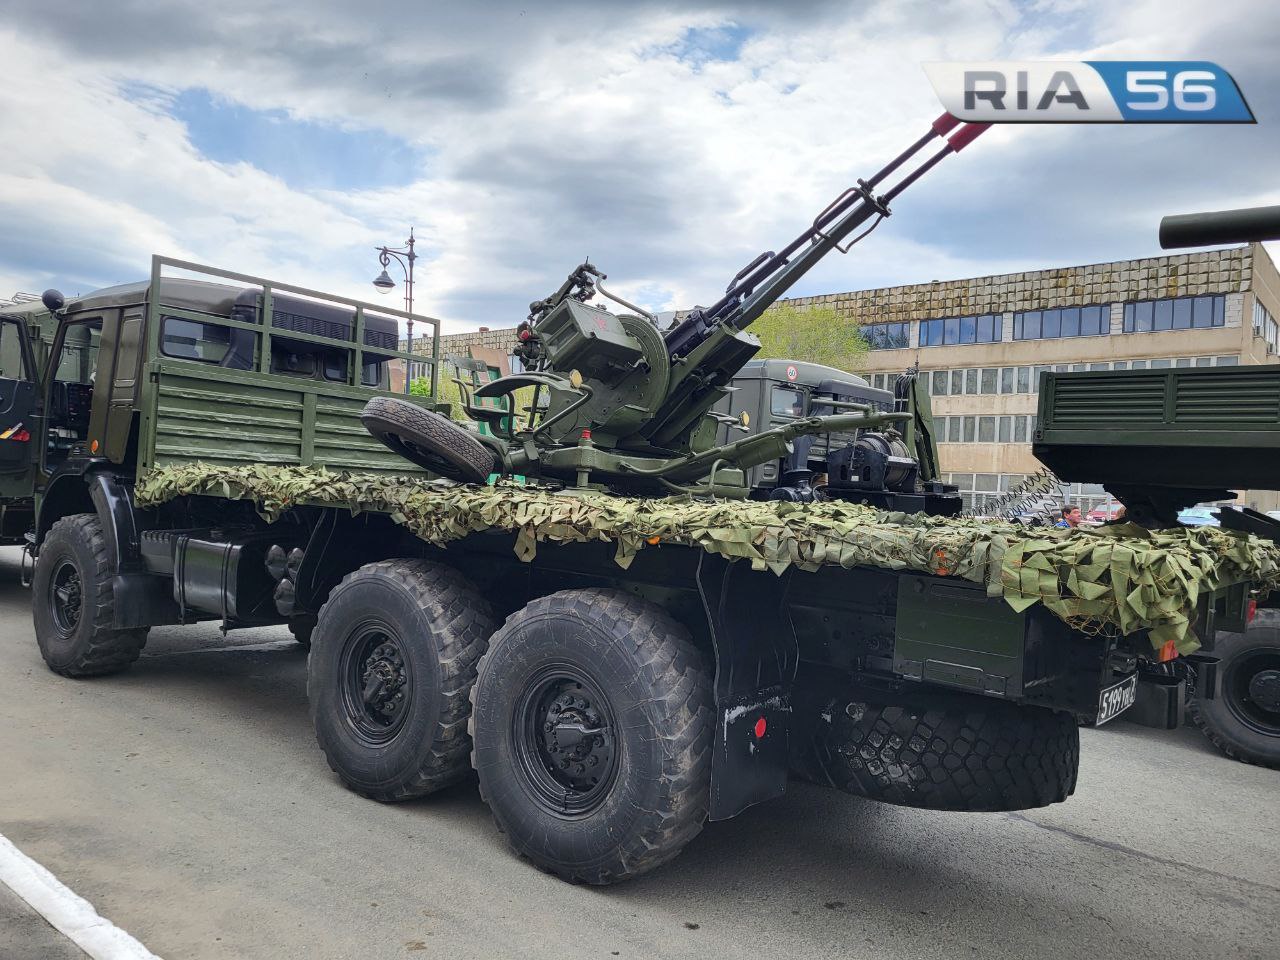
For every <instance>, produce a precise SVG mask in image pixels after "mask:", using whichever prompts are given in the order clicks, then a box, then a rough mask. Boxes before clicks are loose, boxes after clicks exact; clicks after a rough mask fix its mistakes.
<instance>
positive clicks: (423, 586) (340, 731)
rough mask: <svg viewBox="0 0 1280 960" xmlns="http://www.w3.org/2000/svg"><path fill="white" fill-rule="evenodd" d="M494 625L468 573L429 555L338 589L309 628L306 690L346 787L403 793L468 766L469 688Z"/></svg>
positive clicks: (424, 790)
mask: <svg viewBox="0 0 1280 960" xmlns="http://www.w3.org/2000/svg"><path fill="white" fill-rule="evenodd" d="M496 626H497V621H496V620H495V619H494V617H493V614H492V613H491V612H490V609H489V605H488V603H486V602H485V600H484V598H483V597H482V596H481V595H480V592H479V591H478V590H477V589H476V588H475V587H474V586H473V585H472V584H471V582H470V581H468V580H467V579H466V578H464V577H463V576H461V575H460V574H458V573H457V572H455V571H454V570H452V569H450V568H449V567H446V566H444V565H443V564H439V563H431V562H429V561H427V560H383V561H380V562H378V563H370V564H367V565H366V566H363V567H361V568H360V569H359V570H357V571H356V572H355V573H352V574H350V575H349V576H347V577H346V579H344V580H343V581H342V583H340V584H339V585H338V586H337V587H336V588H335V589H334V591H333V592H332V593H331V594H330V595H329V599H328V600H327V601H326V602H325V604H324V606H323V607H321V609H320V616H319V618H318V620H317V622H316V628H315V632H314V634H313V635H312V647H311V654H310V657H309V658H308V661H307V697H308V699H309V700H310V703H311V720H312V723H313V724H314V725H315V730H316V739H317V740H318V741H319V743H320V749H321V750H323V751H324V755H325V758H326V759H327V760H328V761H329V766H330V767H331V768H332V769H333V771H334V772H335V773H337V774H338V776H339V777H341V778H342V780H343V782H344V783H346V784H347V786H349V787H350V788H351V789H352V790H354V791H356V792H357V793H359V794H362V795H364V796H367V797H371V798H373V799H375V800H388V801H390V800H406V799H409V798H411V797H419V796H423V795H425V794H428V793H432V792H434V791H436V790H439V789H440V788H442V787H445V786H448V785H449V784H451V783H454V782H456V781H458V780H459V779H461V778H463V777H465V776H467V775H468V773H469V772H470V764H469V762H468V760H469V756H470V751H471V739H470V737H469V736H468V734H467V717H468V716H469V715H470V713H471V702H470V698H469V695H470V693H471V685H472V683H474V682H475V676H476V663H477V661H478V660H479V659H480V654H481V653H483V652H484V648H485V644H486V643H487V641H488V639H489V635H490V634H491V633H492V632H493V630H494V627H496ZM379 678H381V680H380V679H379Z"/></svg>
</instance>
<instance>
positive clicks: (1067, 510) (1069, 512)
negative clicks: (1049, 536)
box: [1054, 507, 1080, 530]
mask: <svg viewBox="0 0 1280 960" xmlns="http://www.w3.org/2000/svg"><path fill="white" fill-rule="evenodd" d="M1078 526H1080V508H1079V507H1063V508H1062V519H1061V520H1059V521H1058V522H1057V523H1055V524H1054V527H1056V528H1060V529H1063V530H1074V529H1075V528H1076V527H1078Z"/></svg>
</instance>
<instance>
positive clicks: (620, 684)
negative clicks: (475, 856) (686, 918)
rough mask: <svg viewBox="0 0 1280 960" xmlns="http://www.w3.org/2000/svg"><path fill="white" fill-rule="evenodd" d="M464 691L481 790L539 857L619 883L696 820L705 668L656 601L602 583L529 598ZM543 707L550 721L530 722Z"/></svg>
mask: <svg viewBox="0 0 1280 960" xmlns="http://www.w3.org/2000/svg"><path fill="white" fill-rule="evenodd" d="M472 700H473V702H474V704H475V709H474V711H473V714H472V721H471V729H472V739H473V740H474V742H475V752H474V755H473V763H474V766H475V768H476V772H477V773H478V774H479V777H480V794H481V796H482V797H483V798H484V799H485V802H486V803H488V804H489V808H490V810H492V811H493V816H494V819H495V820H496V821H497V824H498V827H499V829H500V830H502V832H503V833H504V834H505V835H506V837H507V841H508V842H509V843H510V844H511V846H512V847H513V848H514V849H515V851H516V852H517V853H519V854H521V855H522V856H524V857H527V858H528V859H529V860H531V861H532V862H533V863H534V864H535V865H536V866H538V867H540V868H541V869H543V870H546V871H548V872H550V873H554V874H556V875H557V876H560V877H562V878H564V879H566V880H569V881H573V882H581V883H591V884H606V883H615V882H617V881H619V880H623V879H626V878H628V877H633V876H636V875H638V874H641V873H645V872H646V871H648V870H652V869H654V868H655V867H657V866H660V865H661V864H663V863H666V862H667V861H668V860H670V859H671V858H672V857H674V856H675V855H676V854H678V853H679V852H680V851H681V850H682V849H683V848H684V846H685V844H687V843H688V842H689V841H690V840H692V839H693V838H694V837H695V836H697V834H698V832H699V831H700V830H701V829H702V824H703V822H704V821H705V819H706V815H707V804H708V800H709V797H710V785H711V750H712V740H713V736H714V733H715V710H714V706H713V700H712V693H711V681H710V677H709V676H708V673H707V671H706V669H705V667H704V666H703V662H702V657H701V655H700V654H699V652H698V650H697V648H696V647H694V645H693V642H692V640H691V639H690V637H689V633H688V631H686V630H685V629H684V627H682V626H681V625H680V624H679V623H677V622H676V621H675V620H673V619H672V618H671V617H670V616H668V615H667V614H666V613H665V612H663V611H662V610H661V609H660V608H658V607H656V606H654V605H653V604H651V603H648V602H647V601H644V600H641V599H639V598H637V597H634V596H632V595H630V594H627V593H624V592H622V591H618V590H604V589H591V590H565V591H562V592H560V593H556V594H552V595H551V596H548V597H542V598H540V599H538V600H535V601H533V602H532V603H530V604H529V605H528V606H527V607H525V608H524V609H522V610H520V611H518V612H517V613H515V614H513V615H512V616H511V617H510V619H508V620H507V622H506V624H505V625H504V626H503V627H502V628H501V629H500V630H499V631H498V632H497V633H496V634H494V636H493V639H492V641H491V642H490V645H489V651H488V653H486V654H485V656H484V657H483V658H482V659H481V661H480V673H479V676H478V678H477V679H476V685H475V689H474V691H473V693H472ZM562 700H566V701H567V703H568V706H567V707H565V708H564V709H563V712H562V711H560V710H557V705H558V704H559V703H560V701H562ZM552 716H554V717H556V718H557V726H556V727H555V728H554V730H548V729H547V723H549V722H550V721H547V723H541V724H540V723H539V720H540V719H543V718H546V717H552ZM566 716H568V717H569V719H568V720H563V719H562V718H564V717H566ZM575 727H576V731H575ZM583 728H586V729H588V730H590V731H594V732H593V733H591V734H589V735H587V736H583V735H582V734H581V730H582V729H583ZM535 730H536V731H538V735H537V736H535V733H534V731H535ZM562 734H568V735H569V736H570V737H571V738H572V739H569V740H568V741H565V742H562V741H561V740H560V739H559V738H560V737H561V735H562ZM578 737H581V739H577V738H578ZM575 740H576V743H575V742H574V741H575ZM540 745H541V746H540ZM556 751H558V752H556ZM591 757H596V758H597V760H598V761H599V762H598V764H596V765H591ZM573 758H576V760H575V759H573ZM552 759H556V760H557V762H559V763H561V764H565V765H566V768H565V769H564V770H558V769H555V768H554V764H553V765H548V763H549V762H550V761H551V760H552ZM593 780H594V781H596V782H594V783H593V782H592V781H593Z"/></svg>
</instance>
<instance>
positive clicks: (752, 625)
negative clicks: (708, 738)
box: [697, 554, 799, 820]
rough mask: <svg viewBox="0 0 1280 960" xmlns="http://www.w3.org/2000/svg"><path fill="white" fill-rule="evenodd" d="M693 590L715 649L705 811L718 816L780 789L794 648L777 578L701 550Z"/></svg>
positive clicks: (783, 585) (784, 584) (786, 578)
mask: <svg viewBox="0 0 1280 960" xmlns="http://www.w3.org/2000/svg"><path fill="white" fill-rule="evenodd" d="M697 580H698V591H699V594H700V595H701V597H702V603H703V609H704V610H705V612H706V615H707V623H708V626H709V628H710V632H711V639H712V643H713V644H714V647H715V654H716V676H715V701H716V713H717V716H716V736H715V749H714V751H713V753H712V760H711V801H710V810H709V812H708V817H709V819H711V820H726V819H728V818H729V817H733V816H736V815H737V814H739V813H741V812H742V811H743V810H745V809H747V808H748V807H750V806H753V805H754V804H757V803H760V802H762V801H764V800H769V799H771V798H773V797H776V796H779V795H781V794H782V793H783V792H784V791H785V790H786V788H787V775H788V764H789V756H790V739H791V694H790V691H791V682H792V680H793V679H794V677H795V671H796V664H797V661H798V656H799V655H798V647H797V643H796V636H795V630H794V628H793V627H792V625H791V620H790V618H789V617H788V616H787V614H786V604H785V601H786V593H787V588H788V586H789V584H790V582H791V577H790V571H789V570H788V571H787V573H785V574H783V576H781V577H778V576H775V575H773V574H772V573H760V572H758V571H753V570H752V569H751V567H750V566H749V565H748V564H746V563H742V562H735V561H729V560H725V559H724V558H723V557H718V556H712V555H711V554H703V555H702V557H701V558H700V560H699V562H698V575H697Z"/></svg>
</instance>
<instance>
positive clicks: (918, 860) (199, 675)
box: [0, 550, 1280, 960]
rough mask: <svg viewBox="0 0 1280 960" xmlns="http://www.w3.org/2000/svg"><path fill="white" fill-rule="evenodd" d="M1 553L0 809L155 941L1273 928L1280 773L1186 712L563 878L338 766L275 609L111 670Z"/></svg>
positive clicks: (995, 951) (100, 904)
mask: <svg viewBox="0 0 1280 960" xmlns="http://www.w3.org/2000/svg"><path fill="white" fill-rule="evenodd" d="M17 574H18V559H17V552H16V551H14V550H0V833H3V834H4V835H6V836H7V837H8V838H9V839H10V840H11V841H13V843H14V844H16V845H17V846H18V847H19V848H20V849H21V850H23V852H25V853H26V854H27V855H28V856H30V857H32V858H34V859H35V860H37V861H39V862H40V863H42V864H43V865H44V866H45V867H47V868H48V869H49V870H51V871H52V872H53V873H54V874H55V875H56V876H57V877H58V878H59V879H60V880H61V881H62V882H63V883H65V884H66V885H67V886H69V887H70V888H71V889H73V890H74V891H76V892H77V893H79V894H80V895H81V896H83V897H85V898H87V899H88V900H89V901H90V902H92V903H93V904H94V906H96V907H97V909H98V911H99V912H100V913H101V914H102V915H103V916H105V917H107V918H108V919H110V920H111V921H113V922H114V923H116V924H117V925H119V926H121V927H123V928H124V929H125V930H127V931H128V932H129V933H131V934H133V936H135V937H137V938H138V939H139V940H141V941H142V943H144V944H145V945H146V946H147V947H148V948H150V949H151V950H152V951H154V952H155V953H157V954H159V955H160V956H162V957H165V958H167V960H181V958H204V957H264V958H272V960H284V958H291V957H305V958H309V960H311V958H329V957H352V958H357V957H358V958H365V957H371V956H377V957H384V958H385V957H397V956H402V955H403V956H406V957H413V956H419V955H425V956H432V955H435V956H443V957H450V958H467V957H477V958H496V957H521V958H542V957H546V958H556V960H564V958H567V957H569V958H588V957H605V958H608V957H613V956H618V957H698V958H700V960H707V958H711V957H715V958H722V957H723V958H736V957H742V958H751V960H760V958H765V957H806V958H817V957H866V958H923V957H945V958H955V957H965V956H974V957H981V958H984V960H987V958H996V957H1011V958H1019V960H1024V958H1031V957H1053V958H1059V957H1080V958H1089V960H1097V958H1104V957H1123V958H1127V960H1133V958H1139V957H1171V956H1173V957H1195V958H1197V960H1203V958H1208V957H1258V958H1263V957H1266V958H1269V960H1274V958H1275V957H1276V956H1277V955H1278V954H1280V949H1278V947H1277V944H1278V943H1280V874H1278V872H1277V868H1276V865H1277V864H1278V863H1280V833H1278V831H1277V816H1278V815H1280V772H1276V771H1271V770H1265V769H1259V768H1256V767H1249V766H1245V765H1243V764H1239V763H1236V762H1234V761H1232V760H1228V759H1226V758H1224V757H1222V756H1219V755H1218V754H1217V753H1215V752H1214V751H1213V750H1212V749H1211V748H1210V747H1209V746H1208V744H1207V742H1206V741H1204V740H1203V738H1202V737H1201V736H1200V734H1199V733H1198V732H1196V731H1194V730H1190V729H1186V730H1180V731H1176V732H1173V733H1162V732H1156V731H1150V730H1146V729H1143V728H1140V727H1137V726H1134V725H1131V724H1127V723H1123V722H1117V723H1115V724H1113V725H1112V726H1109V727H1107V728H1104V729H1101V730H1085V731H1083V737H1084V745H1083V752H1084V762H1083V769H1082V771H1081V776H1080V785H1079V787H1078V789H1077V792H1076V795H1075V796H1074V797H1073V798H1072V799H1071V800H1070V801H1068V802H1067V803H1065V804H1059V805H1057V806H1055V807H1051V808H1048V809H1045V810H1038V811H1031V812H1028V813H1025V814H943V813H929V812H924V811H917V810H907V809H900V808H896V807H890V806H885V805H881V804H876V803H872V802H869V801H863V800H859V799H856V798H853V797H847V796H843V795H841V794H838V793H835V792H832V791H825V790H821V789H819V788H816V787H812V786H808V785H804V784H799V785H796V786H794V787H793V789H792V791H791V792H790V793H789V794H788V795H787V796H786V797H784V798H781V799H779V800H776V801H774V802H772V803H768V804H765V805H762V806H760V807H757V808H755V809H754V810H752V811H749V812H748V813H747V814H745V815H743V816H741V817H738V818H737V819H735V820H731V821H728V822H725V823H716V824H710V825H708V827H707V828H706V830H704V831H703V833H702V835H701V836H700V837H699V838H698V839H697V840H695V841H694V843H693V844H691V845H690V847H689V848H688V849H686V851H685V852H684V853H683V854H682V855H681V856H680V857H679V858H678V859H677V860H676V861H675V862H673V863H672V864H670V865H669V866H667V867H665V868H663V869H661V870H659V871H658V872H657V873H655V874H650V875H649V876H646V877H643V878H641V879H639V880H636V881H633V882H630V883H627V884H623V885H621V886H618V887H613V888H609V889H592V888H585V887H574V886H569V885H567V884H564V883H562V882H560V881H558V880H554V879H552V878H550V877H547V876H545V875H543V874H541V873H539V872H538V871H537V870H535V869H533V868H532V867H530V866H529V865H528V864H526V863H524V862H522V861H520V860H518V859H516V858H515V857H514V856H512V855H511V854H510V853H509V852H508V850H507V848H506V847H505V846H504V844H503V841H502V838H501V837H500V835H499V834H498V832H497V830H496V829H495V828H494V826H493V824H492V821H491V820H490V818H489V815H488V813H487V811H486V810H485V807H484V806H483V804H482V803H481V802H480V799H479V796H478V794H477V791H476V788H475V785H474V784H473V783H468V784H464V785H461V786H458V787H455V788H453V789H450V790H448V791H446V792H445V793H443V794H442V795H437V796H435V797H431V798H428V799H425V800H421V801H414V802H411V803H405V804H397V805H381V804H378V803H374V802H372V801H367V800H362V799H361V798H359V797H357V796H355V795H354V794H352V793H349V792H348V791H347V790H345V789H344V788H343V787H342V786H341V784H339V783H338V781H337V780H336V778H335V777H334V776H333V775H332V774H331V773H330V771H329V769H328V767H327V766H326V765H325V763H324V761H323V758H322V757H321V755H320V752H319V750H318V749H317V748H316V745H315V741H314V739H313V736H312V732H311V727H310V722H309V720H308V717H307V709H306V697H305V685H304V674H305V669H306V658H305V655H304V654H303V652H302V651H301V650H300V649H298V648H296V646H295V645H294V644H293V643H292V642H291V641H290V639H289V637H288V634H287V633H285V632H284V631H283V630H282V629H271V630H260V631H253V632H248V633H236V634H231V635H230V636H229V637H223V636H222V635H221V634H220V633H219V632H218V631H217V629H216V628H215V627H212V626H208V627H191V628H162V629H157V630H154V631H152V634H151V639H150V641H149V643H148V646H147V649H146V651H145V653H144V655H143V658H142V660H141V661H140V662H139V663H138V664H136V665H135V666H134V668H133V669H132V670H130V671H129V672H127V673H125V674H122V675H120V676H116V677H110V678H102V679H97V680H86V681H70V680H64V679H61V678H59V677H56V676H54V675H53V674H51V673H49V672H48V671H47V670H46V669H45V667H44V664H43V662H42V661H41V660H40V656H39V653H38V651H37V650H36V646H35V642H34V640H33V638H32V632H31V617H30V606H29V604H30V599H29V594H28V593H27V591H25V590H23V589H22V588H21V587H20V586H19V584H18V576H17ZM8 903H9V901H7V900H6V901H3V904H8ZM3 904H0V905H3ZM4 915H7V914H6V913H5V911H0V918H2V916H4ZM16 922H17V921H15V923H16ZM14 929H16V928H14ZM17 936H18V934H17V933H14V931H13V929H11V930H10V932H9V938H8V939H0V947H3V946H4V945H5V944H6V943H7V944H10V945H11V947H10V948H11V949H13V948H12V945H13V944H14V943H15V939H14V938H15V937H17ZM0 954H4V950H3V949H0ZM13 956H15V957H21V956H24V954H23V953H21V952H14V953H13Z"/></svg>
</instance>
